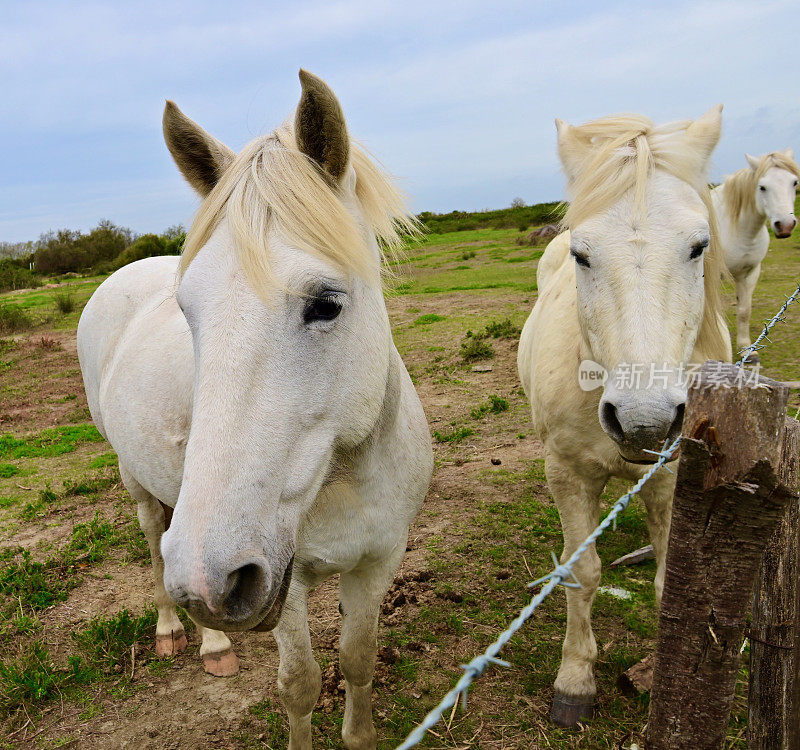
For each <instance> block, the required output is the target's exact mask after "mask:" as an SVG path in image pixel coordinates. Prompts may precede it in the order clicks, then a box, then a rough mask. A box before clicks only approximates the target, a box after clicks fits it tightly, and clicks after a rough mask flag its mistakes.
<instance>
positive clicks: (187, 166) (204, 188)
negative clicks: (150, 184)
mask: <svg viewBox="0 0 800 750" xmlns="http://www.w3.org/2000/svg"><path fill="white" fill-rule="evenodd" d="M163 126H164V140H165V141H166V143H167V148H168V149H169V152H170V153H171V154H172V158H173V159H174V160H175V163H176V164H177V165H178V169H180V170H181V174H183V176H184V177H185V178H186V179H187V180H188V182H189V184H190V185H191V186H192V187H193V188H194V189H195V190H196V191H197V192H198V193H200V195H201V196H203V197H204V198H205V196H207V195H208V194H209V193H210V192H211V189H212V188H213V187H214V185H216V184H217V183H218V182H219V179H220V177H222V175H223V173H224V172H225V170H226V169H227V168H228V167H229V166H230V165H231V163H232V162H233V160H234V158H235V156H236V154H235V153H234V152H233V150H232V149H230V148H228V147H227V146H226V145H225V144H224V143H222V142H221V141H218V140H217V139H216V138H214V137H213V136H211V135H209V134H208V133H206V131H205V130H203V128H201V127H200V126H199V125H198V124H197V123H196V122H194V121H193V120H190V119H189V118H188V117H187V116H186V115H185V114H183V112H181V111H180V109H178V105H177V104H175V102H173V101H170V100H169V99H168V100H167V104H166V106H165V107H164V118H163Z"/></svg>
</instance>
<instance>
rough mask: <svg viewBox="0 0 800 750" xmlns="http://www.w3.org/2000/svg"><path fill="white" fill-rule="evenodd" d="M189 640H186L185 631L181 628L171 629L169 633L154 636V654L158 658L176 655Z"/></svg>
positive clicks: (184, 647) (183, 648)
mask: <svg viewBox="0 0 800 750" xmlns="http://www.w3.org/2000/svg"><path fill="white" fill-rule="evenodd" d="M188 645H189V642H188V641H187V640H186V633H184V632H183V631H182V630H179V631H174V630H173V631H172V632H171V633H170V634H169V635H157V636H156V656H158V657H159V659H166V658H168V657H170V656H176V655H177V654H179V653H181V652H182V651H184V650H185V649H186V647H187V646H188Z"/></svg>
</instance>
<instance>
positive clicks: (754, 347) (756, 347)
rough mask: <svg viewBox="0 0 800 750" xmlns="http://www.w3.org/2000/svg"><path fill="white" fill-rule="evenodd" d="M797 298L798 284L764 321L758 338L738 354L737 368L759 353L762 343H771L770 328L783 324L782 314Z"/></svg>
mask: <svg viewBox="0 0 800 750" xmlns="http://www.w3.org/2000/svg"><path fill="white" fill-rule="evenodd" d="M798 296H800V284H798V286H797V289H795V290H794V292H792V293H791V294H790V295H789V296H788V297H786V302H784V303H783V305H781V309H780V310H778V312H777V313H776V314H775V315H774V316H773V317H772V318H770V319H769V320H767V321H765V323H764V329H763V330H762V331H761V333H760V334H759V335H758V338H757V339H756V340H755V341H754V342H753V343H752V344H750V346H746V347H745V348H744V349H742V350H741V351H740V352H739V357H740V358H739V361H738V362H737V363H736V364H737V366H738V367H741V366H742V365H743V364H745V360H746V359H747V358H748V357H749V356H750V355H751V354H753V353H754V352H757V351H760V350H761V349H763V348H764V347H765V346H766V344H762V343H761V342H762V341H769V342H770V343H772V340H771V339H770V337H769V332H770V331H771V330H772V327H773V326H774V325H776V324H777V323H783V322H785V321H786V318H785V317H784V316H783V314H784V313H785V312H786V310H787V308H788V307H789V305H791V304H792V303H793V302H796V301H797V298H798Z"/></svg>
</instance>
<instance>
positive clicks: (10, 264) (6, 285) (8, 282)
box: [0, 258, 42, 292]
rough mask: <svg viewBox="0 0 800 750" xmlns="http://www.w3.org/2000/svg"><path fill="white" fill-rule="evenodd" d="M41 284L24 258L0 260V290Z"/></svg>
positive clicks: (32, 286) (30, 287)
mask: <svg viewBox="0 0 800 750" xmlns="http://www.w3.org/2000/svg"><path fill="white" fill-rule="evenodd" d="M41 285H42V282H41V280H40V279H39V277H38V276H37V275H36V274H34V273H33V272H32V271H31V270H29V269H28V265H27V263H26V262H25V261H24V260H17V259H13V258H3V259H2V260H0V292H8V291H13V290H15V289H33V288H35V287H37V286H41Z"/></svg>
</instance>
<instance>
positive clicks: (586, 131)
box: [518, 106, 731, 726]
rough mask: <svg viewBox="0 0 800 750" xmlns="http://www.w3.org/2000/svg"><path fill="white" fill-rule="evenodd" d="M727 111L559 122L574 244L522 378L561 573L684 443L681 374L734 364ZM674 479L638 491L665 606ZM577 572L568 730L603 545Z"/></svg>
mask: <svg viewBox="0 0 800 750" xmlns="http://www.w3.org/2000/svg"><path fill="white" fill-rule="evenodd" d="M721 110H722V107H721V106H720V107H716V108H714V109H712V110H711V111H710V112H708V113H707V114H705V115H704V116H703V117H701V118H700V119H699V120H697V121H695V122H690V121H685V122H679V123H672V124H669V125H663V126H659V127H656V126H655V125H654V124H653V123H652V122H651V121H650V120H648V119H647V118H644V117H640V116H636V115H619V116H616V117H608V118H604V119H600V120H597V121H594V122H590V123H588V124H586V125H581V126H577V127H574V126H570V125H567V124H565V123H563V122H561V121H560V120H556V126H557V129H558V147H559V155H560V157H561V162H562V164H563V167H564V170H565V172H566V175H567V181H568V192H569V194H570V197H571V203H570V206H569V209H568V211H567V213H566V216H565V219H564V224H565V226H566V227H568V228H569V230H570V231H569V232H564V233H563V234H561V235H559V236H558V237H556V238H555V239H554V240H553V241H552V242H551V243H550V244H549V245H548V247H547V249H546V250H545V253H544V255H543V257H542V259H541V261H540V264H539V270H538V283H539V298H538V300H537V302H536V304H535V305H534V308H533V311H532V312H531V314H530V316H529V318H528V320H527V322H526V323H525V327H524V329H523V331H522V337H521V339H520V345H519V354H518V366H519V373H520V378H521V380H522V383H523V386H524V388H525V392H526V394H527V395H528V398H529V399H530V402H531V408H532V412H533V423H534V426H535V428H536V431H537V432H538V435H539V437H540V439H541V440H542V443H543V445H544V456H545V470H546V474H547V482H548V485H549V488H550V491H551V493H552V495H553V498H554V500H555V502H556V504H557V506H558V511H559V514H560V516H561V524H562V529H563V534H564V551H563V554H562V561H564V560H566V559H567V558H568V557H569V556H570V555H571V554H572V553H573V552H574V550H575V549H576V548H577V546H578V545H579V544H580V543H581V542H582V541H583V540H584V539H585V538H586V537H587V536H588V535H589V533H590V532H591V531H592V530H593V529H594V527H595V526H596V525H597V523H598V520H599V515H600V494H601V492H602V491H603V488H604V486H605V484H606V482H607V481H608V479H609V478H610V477H611V476H618V477H623V478H625V479H627V480H630V481H634V480H637V479H639V478H640V477H641V475H642V474H643V473H644V471H645V470H646V469H647V466H646V464H647V463H652V462H653V461H654V460H655V458H654V456H653V455H652V454H651V453H649V452H648V451H651V450H659V449H660V448H662V446H663V445H664V441H665V440H669V439H672V438H674V437H675V436H676V435H677V434H678V433H679V432H680V429H681V421H682V417H683V410H684V402H685V399H686V383H685V378H684V377H683V372H682V371H683V368H684V367H685V365H686V364H687V363H689V362H703V361H705V360H706V359H708V358H715V359H720V360H728V361H730V355H731V352H730V338H729V336H728V332H727V329H726V328H725V324H724V320H723V318H722V315H721V303H720V294H719V288H718V287H719V278H720V269H721V263H722V258H721V255H720V250H719V248H718V246H717V238H716V233H715V231H716V230H715V226H714V216H713V211H712V207H711V198H710V195H709V190H708V187H707V185H706V176H705V175H706V168H707V164H708V160H709V157H710V155H711V152H712V151H713V149H714V147H715V145H716V143H717V140H718V139H719V134H720V126H721ZM588 360H592V361H593V362H594V363H597V365H601V366H602V367H603V368H605V371H606V372H607V379H606V380H605V384H604V386H603V388H602V389H600V390H598V389H594V390H590V389H589V386H584V388H582V387H581V385H580V384H579V370H580V369H581V368H580V366H581V363H582V362H584V363H586V362H587V361H588ZM592 366H593V367H597V366H596V365H592ZM584 367H586V365H584ZM598 372H600V371H599V369H598ZM597 384H598V385H599V384H600V381H597ZM674 482H675V477H674V475H673V474H670V473H669V472H667V471H666V470H664V469H662V470H660V471H658V472H657V473H656V474H655V476H654V477H653V478H652V480H651V481H650V482H649V483H648V484H647V485H646V486H645V488H644V490H643V491H642V497H643V499H644V502H645V504H646V506H647V520H648V529H649V532H650V537H651V539H652V542H653V546H654V547H655V551H656V557H657V561H658V573H657V575H656V581H655V586H656V595H657V598H658V599H659V600H660V597H661V590H662V587H663V580H664V558H665V552H666V543H667V536H668V532H669V522H670V511H671V505H672V494H673V489H674ZM575 572H576V576H577V578H578V580H579V581H580V583H581V584H582V586H583V588H581V589H573V588H570V589H568V590H567V632H566V637H565V639H564V647H563V652H562V661H561V667H560V669H559V671H558V677H557V678H556V681H555V696H554V700H553V710H552V717H553V719H554V720H555V721H556V722H558V723H559V724H562V725H565V726H573V725H575V724H576V723H577V722H578V721H579V720H581V719H584V718H587V717H589V716H591V713H592V708H593V705H594V701H595V696H596V687H595V680H594V675H593V667H594V662H595V660H596V658H597V646H596V643H595V638H594V634H593V633H592V627H591V621H590V617H591V607H592V602H593V600H594V595H595V592H596V590H597V586H598V584H599V581H600V558H599V557H598V555H597V552H596V550H595V548H594V547H591V548H590V549H589V550H588V551H587V553H586V554H584V555H583V557H582V558H581V559H580V561H579V562H578V563H577V565H576V566H575Z"/></svg>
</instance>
